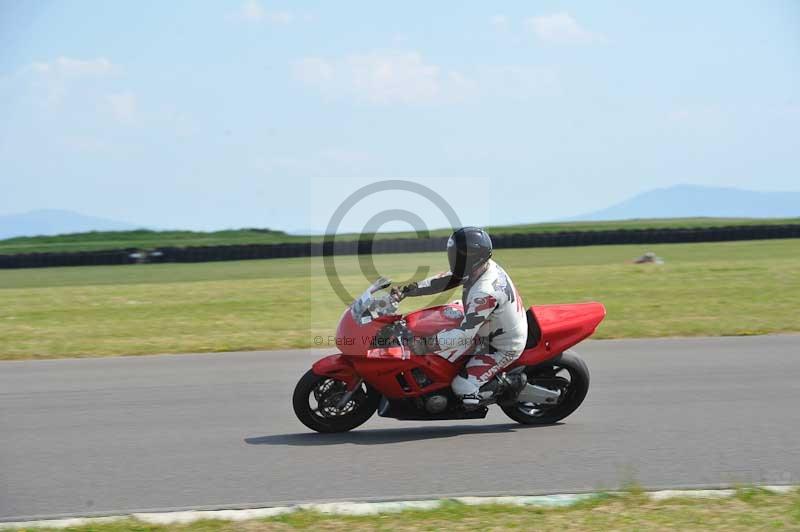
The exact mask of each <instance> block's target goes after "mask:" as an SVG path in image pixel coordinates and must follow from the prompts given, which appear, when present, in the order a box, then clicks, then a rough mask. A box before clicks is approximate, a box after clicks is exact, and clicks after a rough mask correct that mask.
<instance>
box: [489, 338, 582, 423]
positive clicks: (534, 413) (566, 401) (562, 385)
mask: <svg viewBox="0 0 800 532" xmlns="http://www.w3.org/2000/svg"><path fill="white" fill-rule="evenodd" d="M525 374H526V375H527V377H528V383H529V384H535V385H537V386H542V387H544V388H549V389H551V390H558V391H560V392H561V397H560V398H559V399H558V402H557V403H556V404H553V405H549V404H533V403H512V404H506V405H500V408H502V409H503V412H505V414H506V415H507V416H508V417H510V418H511V419H513V420H514V421H516V422H518V423H522V424H524V425H549V424H552V423H556V422H558V421H561V420H562V419H564V418H565V417H567V416H568V415H570V414H571V413H573V412H574V411H575V410H576V409H577V408H578V407H579V406H580V405H581V403H582V402H583V400H584V398H585V397H586V393H587V392H588V391H589V368H587V367H586V363H585V362H584V361H583V360H582V359H581V358H580V357H579V356H578V355H577V354H575V352H573V351H564V352H563V353H562V354H561V355H559V356H558V357H556V358H554V359H553V360H552V361H549V362H548V363H547V364H545V365H541V366H536V367H530V368H526V369H525Z"/></svg>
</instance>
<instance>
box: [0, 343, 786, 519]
mask: <svg viewBox="0 0 800 532" xmlns="http://www.w3.org/2000/svg"><path fill="white" fill-rule="evenodd" d="M579 352H580V353H581V354H582V355H584V356H585V358H586V360H587V362H588V364H589V368H590V370H591V372H592V387H591V390H590V392H589V395H588V397H587V399H586V402H585V403H584V405H583V406H582V407H581V408H580V410H579V411H578V412H577V413H575V414H573V415H572V416H571V417H569V418H568V419H567V420H565V422H564V423H562V424H559V425H553V426H546V427H524V426H521V425H517V424H515V423H513V422H511V421H510V420H509V419H507V418H506V417H505V416H504V415H503V413H502V412H501V411H500V410H499V409H497V410H496V411H494V412H490V414H489V416H488V417H487V418H486V419H485V420H478V421H468V422H463V423H455V422H436V423H424V422H415V421H406V422H401V421H394V420H387V419H382V418H378V417H374V418H373V419H371V420H370V421H368V422H367V424H365V425H364V426H363V427H361V428H360V429H358V430H356V431H354V432H351V433H348V434H342V435H327V436H323V435H319V434H314V433H311V432H309V431H307V430H306V429H305V427H303V426H302V425H301V424H300V423H299V422H298V421H296V420H295V418H294V414H293V413H292V410H291V406H290V397H291V392H292V389H293V387H294V384H295V382H296V380H297V379H298V378H299V377H300V375H302V373H303V372H304V371H305V370H306V369H307V368H308V366H309V364H310V363H311V362H312V360H314V359H315V358H316V357H317V356H319V354H320V353H319V352H311V351H283V352H255V353H226V354H205V355H168V356H167V355H165V356H152V357H130V358H124V357H123V358H105V359H82V360H79V359H71V360H54V361H25V362H3V363H0V520H2V521H10V520H21V519H28V518H34V517H38V518H41V517H54V516H63V515H97V514H109V513H125V512H131V511H141V510H158V509H175V508H190V507H191V508H218V507H252V506H269V505H274V504H281V503H293V502H304V501H325V500H371V499H414V498H425V497H430V496H443V495H463V494H537V493H554V492H575V491H584V490H596V489H608V488H617V487H619V486H620V485H622V484H625V483H626V482H630V481H636V482H638V483H640V484H641V485H643V486H645V487H652V488H663V487H675V486H682V487H692V486H713V485H730V484H735V483H748V482H759V483H761V482H763V483H769V484H789V483H795V484H796V483H800V443H798V442H800V356H798V355H800V336H762V337H750V338H707V339H672V340H621V341H597V342H586V343H585V344H582V345H581V346H579Z"/></svg>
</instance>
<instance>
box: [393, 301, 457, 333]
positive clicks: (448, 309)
mask: <svg viewBox="0 0 800 532" xmlns="http://www.w3.org/2000/svg"><path fill="white" fill-rule="evenodd" d="M463 318H464V307H463V306H462V305H461V303H448V304H447V305H439V306H438V307H430V308H424V309H420V310H417V311H414V312H410V313H409V314H407V315H406V324H407V325H408V329H409V330H410V331H411V332H412V333H414V335H415V336H432V335H434V334H436V333H438V332H440V331H443V330H445V329H453V328H455V327H458V326H459V325H460V324H461V320H462V319H463Z"/></svg>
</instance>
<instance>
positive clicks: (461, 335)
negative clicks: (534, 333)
mask: <svg viewBox="0 0 800 532" xmlns="http://www.w3.org/2000/svg"><path fill="white" fill-rule="evenodd" d="M456 284H457V281H455V280H453V278H452V274H451V273H450V272H447V273H443V274H440V275H437V276H435V277H430V278H428V279H425V280H424V281H420V282H418V283H417V287H416V289H414V290H413V291H412V292H411V293H410V294H409V295H411V296H416V295H428V294H434V293H437V292H441V291H443V290H447V289H450V288H452V287H453V286H455V285H456ZM462 301H463V303H464V318H463V320H462V321H461V325H459V326H458V327H457V328H455V329H450V330H445V331H442V332H440V333H439V334H437V335H436V343H437V344H438V346H437V347H436V349H435V351H434V352H435V353H436V354H438V355H439V356H442V357H444V358H446V359H448V360H450V361H455V360H457V359H458V358H459V357H461V356H463V355H467V354H469V352H470V351H472V350H473V348H475V352H476V354H474V355H472V356H471V357H470V359H469V360H468V361H467V363H466V365H465V367H464V369H465V370H466V371H462V373H461V374H460V375H459V376H457V377H456V378H455V379H453V382H452V384H451V386H452V388H453V391H454V392H455V393H456V395H459V396H462V397H463V396H476V395H477V393H478V390H479V389H480V387H481V386H483V385H484V384H486V383H487V382H489V381H490V380H491V379H492V377H494V376H495V375H496V374H497V372H499V371H500V370H501V369H503V368H504V367H506V366H508V365H509V364H511V363H512V362H513V361H514V360H516V359H517V358H518V357H519V356H520V354H521V353H522V351H523V350H524V349H525V342H526V341H527V337H528V321H527V318H526V317H525V306H524V305H523V303H522V298H521V297H520V296H519V293H518V292H517V289H516V287H514V284H513V283H512V282H511V279H510V278H509V276H508V274H507V273H506V272H505V270H503V268H501V267H500V265H499V264H497V263H496V262H494V261H493V260H491V259H490V260H489V261H488V263H487V267H486V269H485V271H484V272H483V273H482V274H480V275H479V276H477V278H475V279H468V280H467V281H466V282H465V283H464V289H463V295H462Z"/></svg>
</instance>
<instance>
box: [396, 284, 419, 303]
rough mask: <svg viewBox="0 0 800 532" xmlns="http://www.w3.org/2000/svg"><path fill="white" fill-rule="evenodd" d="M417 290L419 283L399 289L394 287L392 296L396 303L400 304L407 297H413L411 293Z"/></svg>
mask: <svg viewBox="0 0 800 532" xmlns="http://www.w3.org/2000/svg"><path fill="white" fill-rule="evenodd" d="M416 289H417V283H411V284H407V285H405V286H403V287H400V288H398V287H397V286H395V287H392V291H391V296H392V298H394V300H395V301H397V302H398V303H399V302H400V301H402V300H403V299H404V298H405V297H406V296H409V295H411V292H413V291H414V290H416Z"/></svg>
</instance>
